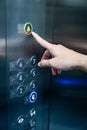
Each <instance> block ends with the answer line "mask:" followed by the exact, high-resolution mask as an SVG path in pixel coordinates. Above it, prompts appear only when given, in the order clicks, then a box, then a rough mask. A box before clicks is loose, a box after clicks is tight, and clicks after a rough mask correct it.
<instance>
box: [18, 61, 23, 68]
mask: <svg viewBox="0 0 87 130" xmlns="http://www.w3.org/2000/svg"><path fill="white" fill-rule="evenodd" d="M17 66H18V69H23V68H24V60H23V59H18V61H17Z"/></svg>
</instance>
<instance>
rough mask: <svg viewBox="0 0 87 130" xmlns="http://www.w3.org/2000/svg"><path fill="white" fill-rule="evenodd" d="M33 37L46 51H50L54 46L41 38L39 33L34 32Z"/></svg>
mask: <svg viewBox="0 0 87 130" xmlns="http://www.w3.org/2000/svg"><path fill="white" fill-rule="evenodd" d="M32 35H33V37H34V38H35V39H36V41H37V42H38V43H39V44H40V45H41V46H42V47H44V48H45V49H48V50H49V49H50V47H51V46H52V45H51V43H49V42H47V41H45V40H44V39H43V38H41V37H40V36H39V35H38V34H37V33H35V32H32Z"/></svg>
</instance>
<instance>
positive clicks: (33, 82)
mask: <svg viewBox="0 0 87 130" xmlns="http://www.w3.org/2000/svg"><path fill="white" fill-rule="evenodd" d="M9 74H10V76H9V85H10V93H9V98H10V101H13V100H15V101H17V102H19V104H20V101H22V103H23V104H22V105H21V104H20V105H21V106H22V107H23V109H25V108H26V107H28V110H26V112H25V113H24V111H25V110H23V111H22V113H20V115H18V117H16V118H15V119H14V120H13V121H12V123H11V124H10V125H11V128H10V130H14V129H16V128H17V130H20V129H21V128H22V129H21V130H36V118H35V117H36V111H37V110H36V104H37V101H38V92H37V91H38V67H37V57H36V56H34V55H33V56H31V57H30V58H19V59H17V60H15V61H11V62H10V63H9ZM15 101H14V104H15ZM14 104H13V105H14ZM29 106H30V107H29ZM14 109H15V106H14ZM16 109H17V108H16ZM18 109H19V108H18ZM20 109H22V108H20ZM14 112H15V111H14ZM23 113H24V114H23ZM26 122H27V123H26Z"/></svg>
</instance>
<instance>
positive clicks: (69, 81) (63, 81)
mask: <svg viewBox="0 0 87 130" xmlns="http://www.w3.org/2000/svg"><path fill="white" fill-rule="evenodd" d="M54 82H55V83H56V84H58V85H67V86H86V85H87V80H84V79H55V80H54Z"/></svg>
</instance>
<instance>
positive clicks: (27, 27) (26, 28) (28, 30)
mask: <svg viewBox="0 0 87 130" xmlns="http://www.w3.org/2000/svg"><path fill="white" fill-rule="evenodd" d="M32 31H33V26H32V24H31V23H30V22H27V23H25V25H24V33H25V34H26V35H30V34H31V33H32Z"/></svg>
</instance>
